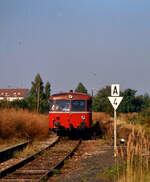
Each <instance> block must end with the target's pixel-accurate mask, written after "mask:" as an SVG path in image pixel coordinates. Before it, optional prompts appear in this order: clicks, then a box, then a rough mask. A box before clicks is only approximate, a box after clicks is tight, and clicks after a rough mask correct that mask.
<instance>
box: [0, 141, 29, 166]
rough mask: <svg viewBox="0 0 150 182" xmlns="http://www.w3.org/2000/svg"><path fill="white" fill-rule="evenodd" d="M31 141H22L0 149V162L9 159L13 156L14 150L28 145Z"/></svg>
mask: <svg viewBox="0 0 150 182" xmlns="http://www.w3.org/2000/svg"><path fill="white" fill-rule="evenodd" d="M29 143H30V141H27V142H24V143H20V144H17V145H14V146H11V147H8V148H5V149H2V150H0V163H1V162H4V161H7V160H9V159H10V158H12V157H13V154H14V152H16V151H19V150H22V149H23V148H24V147H26V146H27V145H28V144H29Z"/></svg>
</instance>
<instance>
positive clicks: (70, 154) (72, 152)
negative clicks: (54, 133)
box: [37, 140, 81, 182]
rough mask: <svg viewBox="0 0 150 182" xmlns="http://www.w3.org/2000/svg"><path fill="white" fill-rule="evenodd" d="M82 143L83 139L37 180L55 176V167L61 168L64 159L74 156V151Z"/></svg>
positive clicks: (39, 181)
mask: <svg viewBox="0 0 150 182" xmlns="http://www.w3.org/2000/svg"><path fill="white" fill-rule="evenodd" d="M80 144H81V140H79V142H78V143H77V145H76V146H75V147H74V148H73V150H72V151H71V152H70V153H69V154H68V155H67V156H65V157H64V158H63V159H62V160H61V161H59V162H58V163H57V164H56V165H55V166H54V167H53V168H52V169H50V170H49V171H48V172H47V173H45V174H44V175H43V176H42V177H41V178H40V179H39V180H38V181H37V182H43V181H46V180H47V179H48V178H50V177H51V176H53V174H54V170H55V169H60V168H61V167H62V166H63V165H64V161H65V160H67V159H69V157H72V156H73V154H74V152H75V151H76V150H77V149H78V147H79V145H80Z"/></svg>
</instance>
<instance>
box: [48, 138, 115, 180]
mask: <svg viewBox="0 0 150 182" xmlns="http://www.w3.org/2000/svg"><path fill="white" fill-rule="evenodd" d="M113 165H114V157H113V147H112V146H110V145H109V144H108V143H106V141H104V140H100V139H99V140H87V141H83V142H82V144H81V145H80V147H79V150H78V151H77V152H76V153H75V155H74V156H73V157H72V158H71V159H70V160H69V161H66V163H65V165H64V167H63V168H62V169H61V171H56V172H61V174H55V175H54V176H53V177H52V178H50V179H49V180H48V182H50V181H51V182H112V181H110V180H107V179H105V178H104V177H102V175H100V174H102V173H103V172H104V170H106V169H107V168H109V167H111V166H113Z"/></svg>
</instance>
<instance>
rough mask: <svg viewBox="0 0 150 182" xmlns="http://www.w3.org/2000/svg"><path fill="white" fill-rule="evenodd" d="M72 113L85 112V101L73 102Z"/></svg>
mask: <svg viewBox="0 0 150 182" xmlns="http://www.w3.org/2000/svg"><path fill="white" fill-rule="evenodd" d="M72 111H85V100H72Z"/></svg>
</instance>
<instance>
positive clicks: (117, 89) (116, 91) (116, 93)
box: [111, 84, 120, 97]
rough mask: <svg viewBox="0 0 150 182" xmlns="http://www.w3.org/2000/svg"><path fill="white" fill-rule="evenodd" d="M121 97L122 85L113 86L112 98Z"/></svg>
mask: <svg viewBox="0 0 150 182" xmlns="http://www.w3.org/2000/svg"><path fill="white" fill-rule="evenodd" d="M119 95H120V85H119V84H112V85H111V96H112V97H116V96H119Z"/></svg>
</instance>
